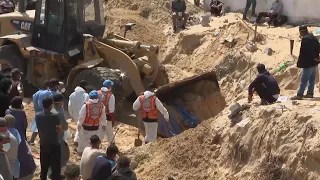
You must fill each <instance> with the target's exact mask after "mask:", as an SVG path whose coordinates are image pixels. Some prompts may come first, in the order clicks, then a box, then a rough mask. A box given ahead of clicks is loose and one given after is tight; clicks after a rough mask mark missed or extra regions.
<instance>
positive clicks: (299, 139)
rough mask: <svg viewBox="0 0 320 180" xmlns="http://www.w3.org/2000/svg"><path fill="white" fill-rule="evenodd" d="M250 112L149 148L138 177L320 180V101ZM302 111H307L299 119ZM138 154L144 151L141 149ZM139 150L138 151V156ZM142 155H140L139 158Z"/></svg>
mask: <svg viewBox="0 0 320 180" xmlns="http://www.w3.org/2000/svg"><path fill="white" fill-rule="evenodd" d="M279 105H280V104H274V105H271V106H264V107H260V106H258V107H255V106H253V107H251V108H250V109H249V110H247V111H245V112H243V114H242V116H241V119H242V122H240V123H239V125H235V126H234V127H230V120H229V119H228V117H227V115H228V111H227V110H225V111H223V112H222V113H221V114H220V115H218V116H217V117H216V118H214V119H211V120H209V121H206V122H203V123H202V124H201V125H199V126H198V127H197V128H196V129H190V130H187V131H185V132H183V133H182V134H181V135H179V136H177V137H174V138H171V139H161V140H159V141H157V142H156V143H152V144H150V145H148V146H145V147H144V149H143V151H144V152H145V154H147V155H146V156H147V158H146V159H144V161H143V162H142V163H141V164H139V167H138V168H137V169H136V172H138V175H139V177H140V178H143V179H155V180H156V179H159V180H160V179H164V178H165V177H166V176H169V175H172V176H174V177H176V178H177V179H186V180H187V179H190V180H191V179H257V178H259V179H318V178H320V171H319V170H318V169H316V168H315V167H317V166H319V165H320V163H319V158H320V157H319V149H320V148H319V143H318V140H317V139H318V138H319V135H320V134H319V132H318V131H317V130H318V129H319V128H320V126H319V123H317V122H316V116H317V115H318V114H319V112H318V110H315V109H314V108H315V107H316V106H317V105H319V102H312V103H308V102H302V103H301V104H299V106H293V105H292V104H291V102H285V103H282V105H285V106H286V107H288V108H289V109H290V110H286V109H285V110H284V112H282V110H281V109H280V108H279ZM301 112H305V113H304V114H301ZM137 151H140V149H137ZM137 151H136V152H137ZM139 156H141V152H140V155H139Z"/></svg>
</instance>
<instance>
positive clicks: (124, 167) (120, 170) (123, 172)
mask: <svg viewBox="0 0 320 180" xmlns="http://www.w3.org/2000/svg"><path fill="white" fill-rule="evenodd" d="M117 163H118V167H117V169H116V171H115V172H114V173H113V174H112V176H111V177H110V180H137V176H136V174H135V173H134V172H133V171H132V170H131V169H130V163H131V161H130V159H129V158H128V157H126V156H120V157H119V159H118V160H117Z"/></svg>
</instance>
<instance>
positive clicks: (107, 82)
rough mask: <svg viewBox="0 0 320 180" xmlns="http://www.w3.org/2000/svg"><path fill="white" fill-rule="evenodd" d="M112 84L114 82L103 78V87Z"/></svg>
mask: <svg viewBox="0 0 320 180" xmlns="http://www.w3.org/2000/svg"><path fill="white" fill-rule="evenodd" d="M113 85H114V83H113V82H112V81H111V80H109V79H108V80H105V81H104V82H103V86H104V87H108V86H113Z"/></svg>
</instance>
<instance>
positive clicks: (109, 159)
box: [91, 145, 119, 180]
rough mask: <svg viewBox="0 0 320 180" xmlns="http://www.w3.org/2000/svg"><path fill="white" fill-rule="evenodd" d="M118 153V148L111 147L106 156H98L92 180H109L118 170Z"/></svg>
mask: <svg viewBox="0 0 320 180" xmlns="http://www.w3.org/2000/svg"><path fill="white" fill-rule="evenodd" d="M118 153H119V149H118V147H117V146H115V145H111V146H109V147H108V148H107V155H106V156H98V158H97V160H96V162H95V164H94V166H93V169H92V175H91V180H106V179H108V178H109V177H110V176H111V175H112V173H113V172H114V170H115V169H116V166H117V163H116V156H117V154H118Z"/></svg>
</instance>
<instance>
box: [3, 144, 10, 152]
mask: <svg viewBox="0 0 320 180" xmlns="http://www.w3.org/2000/svg"><path fill="white" fill-rule="evenodd" d="M9 149H10V143H7V144H3V145H2V150H3V151H4V152H8V151H9Z"/></svg>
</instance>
